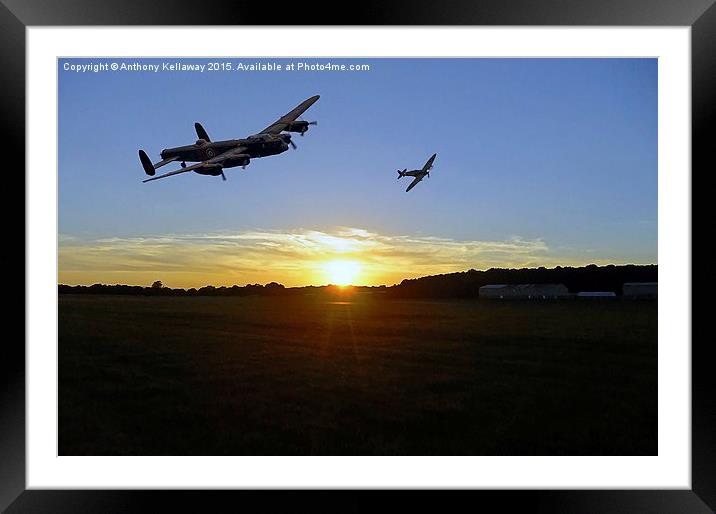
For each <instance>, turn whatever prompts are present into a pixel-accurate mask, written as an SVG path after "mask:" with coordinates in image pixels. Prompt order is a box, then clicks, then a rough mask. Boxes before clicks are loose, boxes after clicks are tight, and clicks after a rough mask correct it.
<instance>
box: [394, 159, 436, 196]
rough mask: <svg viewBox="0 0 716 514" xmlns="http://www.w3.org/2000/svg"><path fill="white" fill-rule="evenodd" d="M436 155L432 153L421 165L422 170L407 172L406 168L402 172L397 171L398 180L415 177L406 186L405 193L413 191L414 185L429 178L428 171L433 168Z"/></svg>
mask: <svg viewBox="0 0 716 514" xmlns="http://www.w3.org/2000/svg"><path fill="white" fill-rule="evenodd" d="M437 155H438V154H436V153H434V154H433V155H432V157H430V159H428V160H427V162H426V163H425V164H424V165H423V167H422V169H419V170H410V171H408V169H407V168H406V169H404V170H398V180H400V179H401V178H403V177H415V178H413V181H412V182H411V183H410V185H409V186H408V189H406V190H405V192H406V193H407V192H408V191H410V190H411V189H413V188H414V187H415V186H416V185H418V182H420V181H421V180H423V179H424V178H425V177H429V176H430V170H431V169H432V167H433V161H435V157H437Z"/></svg>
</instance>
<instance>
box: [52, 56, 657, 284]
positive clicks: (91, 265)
mask: <svg viewBox="0 0 716 514" xmlns="http://www.w3.org/2000/svg"><path fill="white" fill-rule="evenodd" d="M163 61H169V62H175V61H178V60H177V59H166V60H162V59H142V60H136V59H124V60H116V62H128V63H133V62H143V63H154V64H156V63H161V62H163ZM208 61H214V59H188V60H182V62H188V63H206V62H208ZM220 61H222V62H223V61H229V62H232V63H233V64H234V65H235V64H236V63H238V62H244V63H253V62H279V63H282V64H286V63H289V62H294V61H296V62H297V61H301V62H326V61H327V59H321V60H319V61H315V60H312V59H296V60H292V59H270V60H258V59H220ZM330 61H331V62H333V63H352V64H356V63H366V64H369V65H370V71H361V72H320V71H314V72H299V71H293V72H288V71H281V72H236V71H232V72H204V73H196V72H194V73H192V72H161V71H160V72H159V73H153V72H110V71H107V72H100V73H77V72H74V71H64V69H63V68H64V64H65V62H68V63H72V64H80V63H88V62H93V63H98V62H107V63H110V62H113V61H112V60H88V59H72V60H68V61H63V60H60V62H59V71H58V73H59V232H60V281H63V280H64V281H65V282H67V283H92V282H97V281H103V282H117V281H119V282H132V283H143V281H146V280H149V278H150V277H152V276H157V274H160V275H162V276H164V275H166V276H168V277H169V278H170V279H171V280H169V282H171V281H174V285H177V286H190V285H200V284H201V282H202V281H203V282H206V281H207V280H211V281H214V282H222V283H227V284H229V283H240V284H241V283H247V282H253V281H254V279H256V280H255V281H263V279H265V278H267V277H268V276H269V275H268V274H267V273H264V272H263V270H264V268H265V267H267V266H270V267H274V271H275V273H276V274H277V275H280V277H279V278H281V277H284V282H286V283H287V284H291V285H301V284H302V283H321V282H325V281H326V280H328V279H329V278H330V277H325V276H322V275H321V274H320V273H313V272H308V271H306V269H305V266H309V267H311V266H313V264H311V263H314V262H317V261H319V260H321V259H322V258H323V257H322V255H323V254H325V258H326V259H333V258H335V257H336V255H337V254H338V253H341V254H342V256H340V258H342V259H343V258H345V259H352V260H356V261H360V262H361V263H363V271H364V272H363V276H362V277H361V276H359V277H356V280H357V281H359V282H364V283H383V282H387V283H392V282H393V281H399V280H400V278H405V277H410V276H418V275H423V274H429V273H430V272H431V271H433V272H446V271H459V270H463V269H468V268H471V267H474V268H486V267H492V266H498V265H505V266H521V265H527V266H538V265H546V266H553V265H557V264H586V263H591V262H596V263H609V262H612V263H628V262H633V263H656V262H657V61H656V60H655V59H361V60H346V59H330ZM314 94H320V95H321V99H320V100H319V101H318V102H317V103H316V104H315V105H314V106H313V107H311V109H309V111H308V112H307V113H306V114H305V115H304V119H307V120H318V122H319V124H318V126H317V127H312V128H311V130H310V131H309V132H308V133H307V134H306V136H305V137H303V138H301V137H297V136H294V140H295V141H296V143H297V144H298V145H299V148H298V150H297V151H291V150H290V151H288V152H286V153H284V154H281V155H279V156H274V157H268V158H263V159H255V160H253V161H252V162H251V164H250V165H249V166H248V167H247V169H246V170H245V171H241V170H240V168H232V169H229V170H227V171H226V175H227V179H228V180H227V181H226V182H222V181H221V179H220V178H215V177H205V176H199V175H196V174H193V173H187V174H184V175H180V176H178V177H172V178H168V179H165V180H160V181H156V182H151V183H147V184H143V183H142V179H143V178H145V176H144V173H143V171H142V168H141V166H140V164H139V160H138V158H137V150H138V149H139V148H143V149H144V150H146V151H147V153H148V154H149V155H150V157H152V159H156V160H159V158H158V152H159V151H160V150H161V149H162V148H166V147H171V146H178V145H182V144H190V143H192V142H193V141H194V140H195V139H196V137H195V134H194V130H193V123H194V122H195V121H200V122H201V123H202V124H203V125H204V127H205V128H206V129H207V131H208V132H209V135H210V136H211V137H212V139H228V138H234V137H244V136H247V135H249V134H252V133H255V132H258V131H259V130H261V129H262V128H264V127H265V126H267V125H268V124H269V123H271V122H272V121H274V120H275V119H276V118H278V117H279V116H280V115H282V114H284V113H285V112H287V111H288V110H290V109H291V108H293V107H294V106H295V105H296V104H298V103H299V102H300V101H302V100H303V99H305V98H307V97H309V96H311V95H314ZM434 152H437V154H438V157H437V159H436V161H435V167H434V169H433V172H431V177H430V178H429V179H426V180H424V181H423V183H421V184H420V185H418V186H417V187H416V188H415V189H413V190H412V191H411V192H410V193H407V194H406V193H405V188H406V187H407V184H408V179H403V180H402V181H400V182H398V181H396V176H397V174H396V172H395V170H396V169H398V168H400V169H403V168H406V167H407V168H409V169H412V168H419V167H420V166H422V164H423V163H424V162H425V160H426V159H427V158H428V157H429V156H430V155H431V154H432V153H434ZM170 169H174V167H173V166H171V165H170V166H168V167H167V168H164V170H167V171H169V170H170ZM247 234H250V235H253V236H247ZM324 236H325V237H324ZM252 237H253V239H252ZM237 238H238V240H241V241H244V242H246V241H250V243H247V244H248V247H247V246H245V245H244V244H243V243H242V245H239V246H233V244H234V242H235V241H236V240H237ZM301 238H308V239H301ZM326 238H328V239H326ZM330 238H334V239H330ZM335 238H338V240H339V242H338V243H336V244H337V246H336V244H334V243H335ZM356 238H357V239H359V240H360V241H361V244H363V246H360V245H359V246H352V247H350V248H349V250H346V248H345V247H343V248H342V247H341V243H340V240H342V239H345V240H354V239H356ZM307 240H308V241H309V243H306V241H307ZM217 241H220V243H217ZM296 241H300V242H299V243H296ZM310 241H313V243H315V244H317V245H319V246H317V247H315V248H314V250H315V253H314V254H311V255H310V256H309V257H306V255H304V254H301V248H305V247H306V245H307V244H308V246H310V244H312V243H310ZM316 241H319V243H316ZM320 241H323V242H324V243H325V241H329V243H326V244H327V246H320V244H322V243H320ZM376 241H382V242H383V243H381V245H379V247H376V246H375V244H374V243H375V242H376ZM500 244H502V245H503V246H502V247H500V246H499V245H500ZM207 245H208V246H207ZM272 245H273V246H272ZM281 245H283V246H284V247H285V248H286V249H290V252H289V253H291V252H294V251H295V252H298V254H296V255H294V254H293V253H291V255H292V257H291V259H290V260H289V261H285V262H284V261H282V260H281V252H280V251H279V250H277V249H280V248H279V247H280V246H281ZM292 245H293V246H292ZM411 245H412V246H411ZM415 245H418V247H419V249H417V248H418V247H415ZM514 245H518V246H519V247H520V248H518V249H516V248H515V246H514ZM344 246H345V245H344ZM349 246H350V245H349ZM522 246H525V247H526V248H527V249H526V250H525V251H524V252H523V251H522V250H521V248H522ZM261 248H274V253H270V252H269V253H265V254H261V252H260V251H259V250H260V249H261ZM337 248H338V250H337ZM341 248H342V250H341ZM267 252H268V250H267ZM370 252H373V254H374V255H373V256H372V257H370V258H369V256H368V253H370ZM376 252H377V253H378V254H381V255H382V256H383V257H382V260H380V259H378V258H377V257H375V254H376ZM381 252H382V253H381ZM184 253H186V255H185V256H184V257H183V258H184V259H185V260H182V261H180V263H179V264H175V263H172V266H171V269H169V270H167V268H166V267H165V266H162V264H163V263H165V262H166V260H171V259H170V258H171V257H172V256H176V255H184ZM203 254H206V255H210V256H211V259H213V260H214V261H216V262H220V263H221V264H220V266H218V267H217V271H216V272H214V271H212V270H213V269H214V268H212V267H211V266H210V263H206V264H205V263H204V259H203V258H202V255H203ZM244 254H251V255H253V256H254V257H253V258H252V259H249V260H246V261H243V260H242V258H241V257H242V255H244ZM329 254H330V255H329ZM343 254H345V255H343ZM262 255H263V256H262ZM450 255H453V256H454V258H451V257H450ZM297 256H298V261H301V259H303V258H304V257H305V258H306V259H307V260H305V262H304V269H303V271H302V268H301V267H300V266H298V267H296V266H294V265H293V264H292V262H296V258H297ZM436 256H439V258H438V257H436ZM433 257H435V258H434V259H433ZM370 259H374V262H373V263H371V262H369V261H370ZM379 260H380V262H382V265H381V264H380V263H379ZM301 262H303V261H301ZM431 262H432V263H434V264H435V265H434V266H432V267H431ZM272 263H274V264H272ZM307 263H308V264H307ZM204 266H206V268H205V267H204ZM319 268H320V266H319ZM195 270H199V271H195ZM201 270H204V271H201ZM165 282H167V280H165Z"/></svg>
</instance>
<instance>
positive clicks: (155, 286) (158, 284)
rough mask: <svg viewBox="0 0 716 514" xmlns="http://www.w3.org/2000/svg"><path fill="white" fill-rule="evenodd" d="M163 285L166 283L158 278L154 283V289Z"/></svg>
mask: <svg viewBox="0 0 716 514" xmlns="http://www.w3.org/2000/svg"><path fill="white" fill-rule="evenodd" d="M162 287H164V284H162V281H161V280H157V281H156V282H154V283H153V284H152V289H161V288H162Z"/></svg>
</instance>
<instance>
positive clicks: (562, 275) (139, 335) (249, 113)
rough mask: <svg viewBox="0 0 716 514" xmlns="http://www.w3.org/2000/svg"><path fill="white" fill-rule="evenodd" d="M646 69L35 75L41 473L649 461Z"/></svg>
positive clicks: (354, 63)
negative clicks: (47, 358) (46, 439)
mask: <svg viewBox="0 0 716 514" xmlns="http://www.w3.org/2000/svg"><path fill="white" fill-rule="evenodd" d="M658 71H659V60H658V59H657V58H651V57H639V58H631V57H629V58H627V57H603V58H593V57H580V58H536V57H534V58H448V57H440V58H424V57H416V58H389V57H371V58H346V57H335V58H334V57H320V58H316V57H311V58H299V57H297V58H274V57H261V58H260V57H251V58H247V57H241V58H228V57H217V58H212V57H206V58H196V57H192V58H180V57H167V58H144V57H136V58H134V57H97V58H91V57H83V58H74V57H72V58H67V57H60V58H58V59H57V137H58V139H57V149H58V152H57V163H58V167H57V221H58V223H57V242H58V247H57V300H58V314H57V315H58V327H57V328H58V338H57V343H56V344H57V355H58V362H57V373H58V395H57V408H58V416H57V436H58V439H57V449H58V454H59V456H167V455H176V456H194V455H196V456H243V455H253V456H269V455H276V456H279V455H280V456H299V455H303V456H305V455H311V456H313V455H315V456H322V455H340V456H439V455H449V456H463V455H464V456H542V455H544V456H657V455H659V431H658V428H659V424H658V400H659V395H658V380H657V379H658V373H657V371H658V365H659V355H658V336H659V324H658V221H659V203H658V193H659V190H658V178H659V177H658V173H659V169H658V162H659V152H658V144H659V141H658V135H659V112H658V97H659V83H658ZM53 90H54V88H53ZM51 115H52V113H48V116H51ZM662 257H663V256H662ZM664 266H667V261H666V260H664ZM664 269H665V270H667V269H668V266H667V267H665V268H664ZM665 280H666V279H665ZM665 284H666V282H665ZM50 287H51V288H52V287H54V283H51V284H50ZM664 287H666V286H665V285H664ZM664 291H666V289H665V290H664ZM52 292H53V294H54V289H53V290H52ZM665 294H666V293H665ZM667 297H668V295H667V296H665V298H667ZM53 298H54V296H53ZM53 344H54V342H53Z"/></svg>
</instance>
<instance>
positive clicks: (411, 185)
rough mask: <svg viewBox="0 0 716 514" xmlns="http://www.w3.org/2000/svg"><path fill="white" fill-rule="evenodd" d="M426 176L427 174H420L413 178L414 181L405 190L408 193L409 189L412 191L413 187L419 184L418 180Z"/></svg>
mask: <svg viewBox="0 0 716 514" xmlns="http://www.w3.org/2000/svg"><path fill="white" fill-rule="evenodd" d="M424 176H425V175H419V176H417V177H415V178H414V179H413V181H412V182H411V183H410V185H409V186H408V189H406V190H405V192H406V193H407V192H408V191H410V190H411V189H413V188H414V187H415V186H416V185H417V184H418V182H420V181H421V180H423V177H424Z"/></svg>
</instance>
